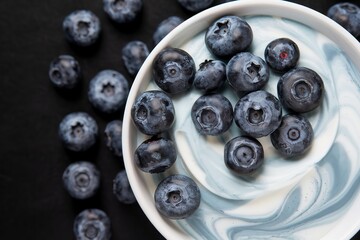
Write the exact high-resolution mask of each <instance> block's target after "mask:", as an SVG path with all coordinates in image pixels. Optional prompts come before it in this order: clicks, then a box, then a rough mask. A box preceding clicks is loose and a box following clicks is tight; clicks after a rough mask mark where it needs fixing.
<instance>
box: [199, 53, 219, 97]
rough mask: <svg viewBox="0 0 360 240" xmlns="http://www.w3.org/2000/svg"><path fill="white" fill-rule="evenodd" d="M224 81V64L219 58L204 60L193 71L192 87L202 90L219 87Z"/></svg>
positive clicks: (212, 89)
mask: <svg viewBox="0 0 360 240" xmlns="http://www.w3.org/2000/svg"><path fill="white" fill-rule="evenodd" d="M225 81H226V64H225V63H224V62H222V61H220V60H205V61H204V62H203V63H201V64H200V67H199V69H198V70H197V72H196V73H195V78H194V87H195V88H196V89H198V90H200V91H203V92H207V93H208V92H214V91H218V90H219V89H221V88H222V87H223V86H224V84H225Z"/></svg>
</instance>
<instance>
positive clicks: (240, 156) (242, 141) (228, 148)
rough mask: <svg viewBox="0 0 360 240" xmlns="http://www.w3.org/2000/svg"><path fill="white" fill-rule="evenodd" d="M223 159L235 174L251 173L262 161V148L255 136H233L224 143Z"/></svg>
mask: <svg viewBox="0 0 360 240" xmlns="http://www.w3.org/2000/svg"><path fill="white" fill-rule="evenodd" d="M224 161H225V165H226V166H227V168H229V169H230V170H231V171H232V172H234V173H236V174H240V175H241V174H252V173H254V172H255V171H257V170H258V169H259V168H260V167H261V166H262V164H263V162H264V149H263V147H262V145H261V143H260V142H259V141H258V140H257V139H255V138H252V137H246V136H244V137H242V136H240V137H235V138H233V139H231V140H230V141H229V142H227V143H226V144H225V148H224Z"/></svg>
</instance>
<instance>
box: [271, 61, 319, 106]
mask: <svg viewBox="0 0 360 240" xmlns="http://www.w3.org/2000/svg"><path fill="white" fill-rule="evenodd" d="M277 90H278V97H279V100H280V102H281V104H282V105H283V107H285V108H287V109H288V110H291V111H294V112H298V113H304V112H309V111H311V110H313V109H315V108H317V107H318V106H319V105H320V103H321V100H322V98H323V95H324V83H323V81H322V79H321V77H320V76H319V75H318V74H317V73H316V72H315V71H313V70H311V69H309V68H305V67H298V68H294V69H292V70H290V71H288V72H287V73H285V74H284V75H283V76H282V77H281V78H280V80H279V82H278V85H277Z"/></svg>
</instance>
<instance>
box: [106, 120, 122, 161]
mask: <svg viewBox="0 0 360 240" xmlns="http://www.w3.org/2000/svg"><path fill="white" fill-rule="evenodd" d="M104 133H105V140H106V146H107V147H108V149H109V150H110V151H111V152H112V153H113V154H114V155H115V156H118V157H122V136H121V135H122V121H121V120H113V121H111V122H109V123H108V124H107V125H106V128H105V132H104Z"/></svg>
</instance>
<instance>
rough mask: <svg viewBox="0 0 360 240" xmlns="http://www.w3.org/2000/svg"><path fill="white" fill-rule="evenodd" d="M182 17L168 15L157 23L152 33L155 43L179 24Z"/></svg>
mask: <svg viewBox="0 0 360 240" xmlns="http://www.w3.org/2000/svg"><path fill="white" fill-rule="evenodd" d="M183 21H184V19H182V18H181V17H178V16H170V17H168V18H166V19H164V20H163V21H161V22H160V23H159V25H158V26H157V27H156V29H155V32H154V34H153V40H154V43H155V45H156V44H158V43H159V42H160V41H161V40H162V39H163V38H164V37H165V36H166V35H168V33H169V32H171V31H172V30H173V29H174V28H176V27H177V26H178V25H180V24H181V23H182V22H183Z"/></svg>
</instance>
